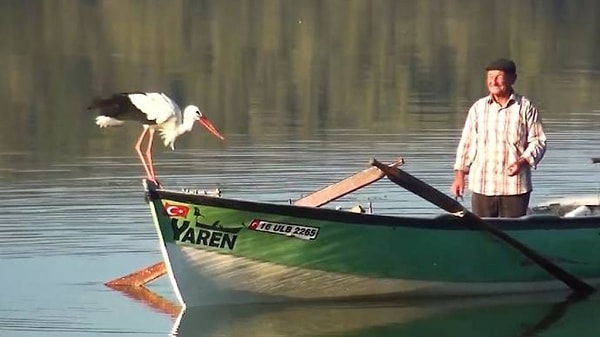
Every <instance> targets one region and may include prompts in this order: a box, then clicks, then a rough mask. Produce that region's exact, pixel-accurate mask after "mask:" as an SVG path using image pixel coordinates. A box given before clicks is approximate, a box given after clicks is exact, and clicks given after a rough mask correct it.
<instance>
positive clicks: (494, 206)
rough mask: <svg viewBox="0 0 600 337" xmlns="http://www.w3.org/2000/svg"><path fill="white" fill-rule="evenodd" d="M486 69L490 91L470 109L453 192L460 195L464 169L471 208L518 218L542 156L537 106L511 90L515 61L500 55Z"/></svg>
mask: <svg viewBox="0 0 600 337" xmlns="http://www.w3.org/2000/svg"><path fill="white" fill-rule="evenodd" d="M486 71H487V77H486V83H487V87H488V90H489V93H490V94H489V95H488V96H486V97H483V98H481V99H479V100H478V101H477V102H475V103H474V104H473V106H472V107H471V109H469V114H468V115H467V119H466V121H465V125H464V128H463V131H462V136H461V139H460V142H459V144H458V148H457V150H456V162H455V164H454V170H455V175H454V181H453V183H452V187H451V193H452V194H453V195H455V196H462V195H463V193H464V189H465V176H466V175H467V174H468V175H469V189H470V190H471V191H473V196H472V211H473V213H475V214H477V215H478V216H482V217H498V216H500V217H519V216H522V215H525V214H526V212H527V206H528V205H529V196H530V193H531V190H532V182H531V168H535V167H536V165H537V164H538V163H539V162H540V160H542V158H543V156H544V153H545V151H546V135H545V134H544V130H543V129H542V122H541V119H540V117H539V116H538V111H537V109H536V107H535V106H534V105H533V104H532V103H531V102H530V101H529V100H528V99H527V98H525V97H524V96H521V95H519V94H517V93H515V92H514V90H513V87H512V85H513V84H514V83H515V81H516V79H517V71H516V66H515V63H514V62H513V61H511V60H507V59H499V60H496V61H493V62H492V63H490V64H489V65H488V66H487V67H486Z"/></svg>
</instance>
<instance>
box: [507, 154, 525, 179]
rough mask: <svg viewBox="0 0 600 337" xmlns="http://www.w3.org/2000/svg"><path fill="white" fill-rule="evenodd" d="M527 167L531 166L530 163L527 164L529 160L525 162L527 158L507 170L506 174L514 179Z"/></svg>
mask: <svg viewBox="0 0 600 337" xmlns="http://www.w3.org/2000/svg"><path fill="white" fill-rule="evenodd" d="M527 165H529V163H528V162H527V160H525V158H519V160H517V161H516V162H514V163H512V164H510V165H509V166H508V168H507V169H506V174H508V176H510V177H512V176H514V175H516V174H517V173H519V171H521V169H522V168H523V167H525V166H527Z"/></svg>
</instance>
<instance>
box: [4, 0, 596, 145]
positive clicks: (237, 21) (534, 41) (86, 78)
mask: <svg viewBox="0 0 600 337" xmlns="http://www.w3.org/2000/svg"><path fill="white" fill-rule="evenodd" d="M598 13H600V2H598V1H595V0H588V1H585V0H575V1H566V0H552V1H550V0H528V1H522V0H506V1H491V0H490V1H480V0H446V1H438V0H418V1H417V0H370V1H369V0H210V1H209V0H201V1H191V0H190V1H184V0H148V1H143V0H124V1H122V0H104V1H102V0H81V1H78V0H52V1H42V0H26V1H2V2H0V40H1V41H2V43H0V65H1V66H2V69H3V71H2V73H3V74H4V76H2V77H3V80H2V81H1V82H0V86H1V88H0V102H1V103H2V110H3V111H2V113H1V114H2V117H3V120H2V121H3V122H2V123H1V125H0V134H1V136H0V140H1V142H0V151H1V152H10V151H13V150H14V151H26V150H31V149H36V150H38V151H41V152H44V153H48V156H53V155H57V154H63V155H69V154H79V155H80V154H86V153H92V152H94V151H97V150H98V148H105V147H109V146H114V143H115V142H116V143H119V142H125V143H124V144H127V145H128V146H129V144H130V143H132V142H133V137H134V136H133V135H132V134H126V133H123V132H121V133H118V135H117V133H115V134H114V137H102V138H98V140H97V141H96V142H93V143H90V141H88V140H87V139H89V137H90V136H89V135H90V134H94V133H98V132H99V131H98V130H96V126H95V125H94V123H93V117H90V114H89V113H86V111H85V107H86V106H87V105H88V104H89V102H90V101H91V99H92V98H93V97H94V96H98V95H106V94H110V93H113V92H118V91H131V90H150V91H164V92H166V93H167V94H169V95H171V97H173V98H175V99H176V100H178V102H180V103H181V105H186V104H188V103H195V104H196V105H198V106H200V107H201V109H202V110H203V111H204V112H206V114H207V115H208V116H209V118H210V119H211V120H213V122H214V123H215V124H216V125H218V126H219V128H220V129H221V130H222V131H223V132H224V133H225V134H251V135H257V137H260V135H261V134H268V133H278V134H281V138H282V139H285V138H286V137H288V136H290V135H294V137H298V136H302V137H312V136H313V135H314V134H315V132H318V130H321V129H326V128H372V129H375V130H380V131H381V132H392V133H393V132H402V130H406V129H416V128H417V129H418V128H420V127H427V126H428V125H429V124H427V123H431V121H435V122H436V123H438V124H436V125H439V126H441V127H448V128H459V127H460V126H462V123H463V120H464V115H465V112H466V109H467V108H468V107H469V105H470V104H471V103H472V102H473V101H474V100H475V99H476V98H478V97H480V96H482V95H484V94H485V86H484V83H483V67H484V66H485V64H486V63H487V62H488V61H489V60H490V59H493V58H496V57H499V56H508V57H511V58H513V59H514V60H515V61H516V62H517V66H518V73H519V79H518V82H517V86H516V87H517V90H518V91H519V92H522V93H524V94H526V95H527V96H529V97H531V98H532V99H534V101H536V102H537V103H538V105H539V106H541V107H542V111H543V116H544V117H556V118H560V117H561V116H566V115H568V114H570V113H573V112H581V111H573V109H574V107H577V109H584V110H585V109H593V107H594V106H596V105H597V104H598V103H599V98H598V94H597V92H598V90H599V89H600V85H599V81H598V80H599V76H598V74H599V72H600V47H599V46H600V44H599V42H600V41H599V39H600V34H598V33H599V28H600V27H599V25H600V23H599V22H600V20H598ZM131 130H132V131H131V132H138V130H139V129H138V128H132V129H131ZM190 141H191V142H193V141H194V140H190ZM127 149H128V151H129V147H127Z"/></svg>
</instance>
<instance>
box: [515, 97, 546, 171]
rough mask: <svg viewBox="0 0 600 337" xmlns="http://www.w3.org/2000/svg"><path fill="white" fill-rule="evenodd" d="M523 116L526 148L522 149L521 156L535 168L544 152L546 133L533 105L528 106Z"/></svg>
mask: <svg viewBox="0 0 600 337" xmlns="http://www.w3.org/2000/svg"><path fill="white" fill-rule="evenodd" d="M525 117H526V120H527V148H526V149H525V151H523V154H522V155H521V158H523V159H525V160H527V162H528V163H529V165H531V167H532V168H534V169H535V168H536V166H537V164H538V163H539V162H540V161H541V160H542V158H543V157H544V154H545V153H546V134H545V133H544V129H543V128H542V121H541V119H540V117H539V114H538V111H537V109H536V108H535V106H533V105H530V106H529V108H528V109H527V113H526V115H525Z"/></svg>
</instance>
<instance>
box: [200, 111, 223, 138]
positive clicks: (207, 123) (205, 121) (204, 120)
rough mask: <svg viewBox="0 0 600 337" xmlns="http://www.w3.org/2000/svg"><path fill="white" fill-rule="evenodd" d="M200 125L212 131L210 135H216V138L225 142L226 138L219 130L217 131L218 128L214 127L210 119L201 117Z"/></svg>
mask: <svg viewBox="0 0 600 337" xmlns="http://www.w3.org/2000/svg"><path fill="white" fill-rule="evenodd" d="M198 123H200V124H202V126H204V127H205V128H206V129H207V130H208V131H210V133H212V134H213V135H215V137H217V138H219V139H220V140H225V137H223V135H221V133H220V132H219V130H217V128H215V127H214V125H212V123H211V122H210V121H209V120H208V118H206V117H204V116H202V117H200V119H198Z"/></svg>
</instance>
